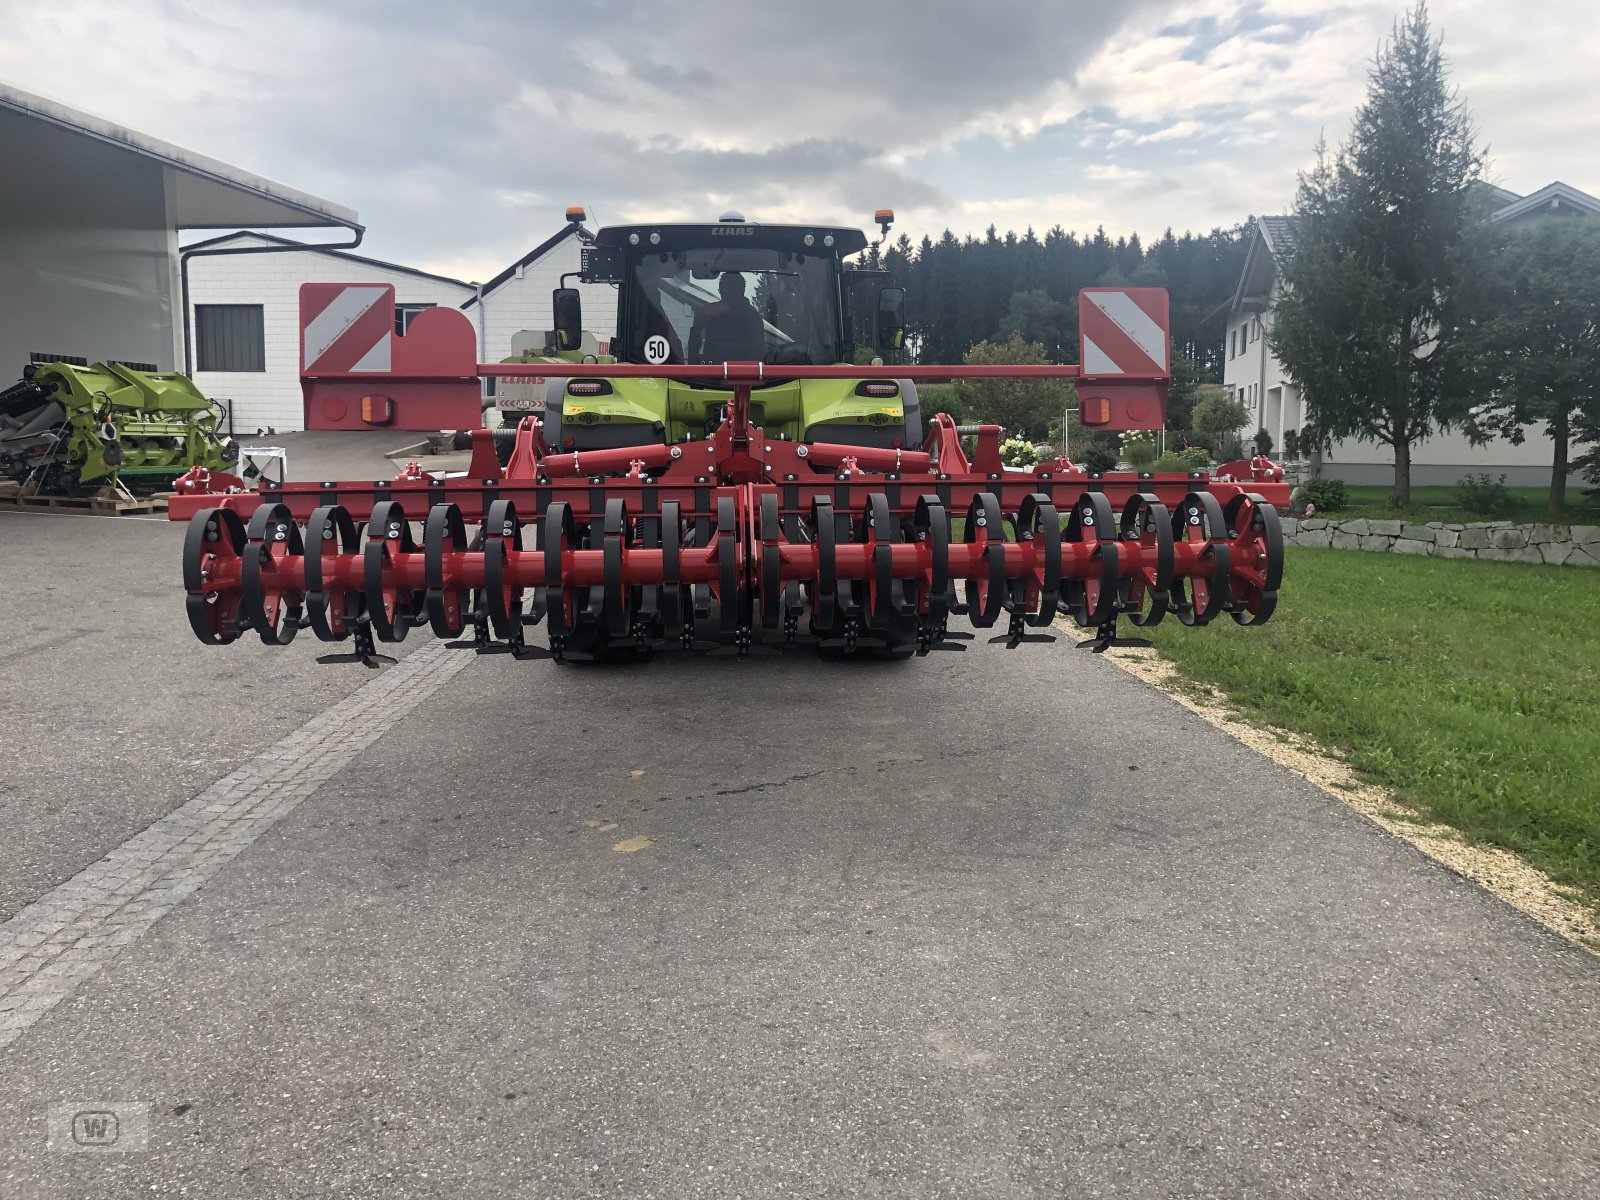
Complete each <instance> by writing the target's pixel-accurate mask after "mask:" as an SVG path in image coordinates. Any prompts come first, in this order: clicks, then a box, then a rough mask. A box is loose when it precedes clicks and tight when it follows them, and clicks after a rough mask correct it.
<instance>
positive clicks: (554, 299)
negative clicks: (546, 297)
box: [550, 287, 583, 350]
mask: <svg viewBox="0 0 1600 1200" xmlns="http://www.w3.org/2000/svg"><path fill="white" fill-rule="evenodd" d="M550 309H551V313H552V314H553V318H554V324H555V333H556V349H557V350H576V349H578V348H579V347H580V346H582V345H583V300H582V298H581V297H580V296H579V295H578V289H577V288H567V287H564V288H557V289H556V290H555V291H554V292H553V293H552V294H551V297H550Z"/></svg>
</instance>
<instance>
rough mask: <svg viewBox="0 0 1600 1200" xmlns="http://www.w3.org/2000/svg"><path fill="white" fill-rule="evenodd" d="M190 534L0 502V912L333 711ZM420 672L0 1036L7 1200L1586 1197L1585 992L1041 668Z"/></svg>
mask: <svg viewBox="0 0 1600 1200" xmlns="http://www.w3.org/2000/svg"><path fill="white" fill-rule="evenodd" d="M340 452H341V453H345V452H348V448H346V447H341V448H340ZM318 465H319V467H320V465H321V464H318ZM360 473H361V474H363V475H364V474H365V470H364V469H363V470H362V471H361V472H360ZM180 541H181V533H180V531H179V530H178V529H177V528H168V527H166V526H164V525H161V524H158V523H131V522H120V521H117V522H114V521H109V520H92V519H78V518H73V519H67V518H48V517H16V516H12V515H9V514H0V554H3V556H4V562H5V564H6V570H5V571H4V572H0V589H3V591H0V604H3V605H4V607H3V609H0V612H3V613H4V620H3V623H0V662H4V664H5V671H6V675H5V678H6V680H7V683H8V685H9V686H8V688H7V698H8V700H10V701H11V703H9V704H8V705H7V706H6V708H5V711H4V713H3V715H0V746H4V747H5V751H4V754H5V756H6V758H5V770H4V779H3V788H4V790H3V792H0V822H3V828H4V830H5V837H4V838H0V889H3V891H0V897H3V899H0V903H3V904H4V905H5V906H6V907H7V908H8V910H10V911H16V910H17V909H19V908H21V907H22V906H24V905H27V904H30V903H31V902H33V901H35V900H38V899H39V898H40V897H46V898H48V897H49V896H50V895H53V894H55V893H54V892H53V891H52V889H57V888H58V887H59V885H61V884H62V882H63V881H65V880H66V879H68V878H69V877H71V876H72V875H73V874H74V873H75V872H77V871H79V870H80V869H81V868H84V867H85V866H87V865H88V864H90V863H91V862H93V861H94V860H95V859H96V858H97V857H98V856H99V855H101V854H102V853H104V852H105V851H106V850H107V849H108V848H110V847H113V846H115V845H117V844H118V843H119V842H121V841H123V840H124V839H126V838H127V837H129V836H130V834H132V833H134V832H136V831H137V830H138V829H140V828H142V827H143V826H144V825H145V824H148V823H149V822H150V821H152V820H154V819H155V818H156V817H158V816H160V815H161V814H162V813H164V812H166V811H168V810H169V809H172V808H174V807H175V806H177V805H178V804H181V803H183V802H184V801H185V800H187V799H188V798H189V797H190V796H191V795H194V794H195V793H197V792H199V791H200V789H201V788H203V787H205V786H206V785H207V784H209V783H211V781H213V780H215V779H217V778H219V777H221V776H223V775H225V774H227V772H228V771H229V770H230V769H231V768H232V767H234V766H235V765H237V764H239V763H241V762H244V761H245V760H251V759H253V756H255V755H257V754H258V753H260V752H262V751H264V750H269V748H270V747H271V746H272V745H273V744H274V743H276V742H278V740H279V739H281V738H283V737H284V736H285V735H287V734H289V733H290V732H291V731H293V730H294V729H296V728H297V727H299V726H301V725H303V724H305V722H306V721H307V720H308V718H311V717H313V716H314V715H316V714H319V713H323V712H324V711H327V710H329V709H330V706H334V705H336V704H339V702H341V701H342V702H343V703H342V704H341V705H340V706H339V707H337V708H335V709H334V710H333V711H334V713H335V717H332V718H330V719H329V720H328V721H327V722H324V723H323V724H325V725H327V726H328V729H327V731H326V732H327V736H333V734H334V733H336V732H337V730H335V729H333V726H335V725H339V724H340V723H350V722H354V723H356V724H359V722H360V721H361V719H362V718H361V715H360V714H361V713H362V711H363V706H364V705H365V704H366V699H365V697H366V695H367V693H365V692H363V693H361V694H360V695H357V694H356V691H357V689H358V688H361V687H363V685H367V684H368V683H369V678H370V677H369V676H368V674H367V673H366V672H364V671H362V670H360V669H359V668H348V669H343V670H339V669H333V668H322V667H317V666H315V665H314V664H312V662H311V659H312V656H313V654H314V653H315V645H314V644H312V645H301V644H300V643H298V642H297V643H296V644H295V645H294V646H291V647H289V648H287V649H285V650H276V651H275V650H269V649H268V648H266V647H261V646H250V645H243V644H241V645H238V646H235V647H231V648H229V649H227V650H216V651H208V650H206V649H205V648H203V647H201V646H200V645H199V644H198V643H196V642H194V641H193V640H192V638H191V637H190V635H189V633H188V631H187V627H186V625H185V623H184V620H183V616H182V610H181V606H180V603H179V595H180V594H179V590H178V586H177V583H176V573H177V568H176V562H177V550H178V546H179V543H180ZM1286 602H1288V603H1292V581H1291V590H1290V591H1289V592H1288V593H1286ZM1194 636H1205V634H1204V632H1201V631H1197V632H1196V633H1195V634H1194ZM52 639H56V640H52ZM407 646H408V647H410V648H412V649H424V650H426V649H427V647H426V645H425V644H424V643H423V642H422V640H421V639H420V638H419V637H418V636H417V635H413V642H408V643H407ZM431 657H432V652H429V654H427V655H424V656H423V657H419V658H418V659H417V661H416V662H414V663H411V664H409V666H408V667H407V668H406V669H408V670H413V669H414V670H416V671H417V672H418V677H419V678H421V677H422V676H423V675H424V674H425V673H426V672H428V671H433V670H436V669H437V668H435V667H432V666H429V665H427V662H428V661H431ZM440 657H441V658H442V657H443V656H440ZM450 661H451V662H455V661H456V660H455V659H454V658H451V659H450ZM395 669H397V668H392V669H391V670H395ZM435 684H436V688H435V690H432V691H431V692H428V694H426V695H425V696H422V698H421V699H419V700H418V701H417V703H416V704H415V706H414V707H412V708H411V709H410V710H409V711H407V712H404V713H403V715H401V716H399V717H398V718H397V720H396V722H395V723H394V724H393V726H392V727H391V728H389V729H388V732H386V733H385V734H383V736H381V737H380V738H378V740H376V741H375V742H373V743H372V744H370V745H368V746H367V747H366V748H365V749H364V750H361V751H360V752H359V753H358V754H357V755H356V756H355V757H354V759H353V760H351V761H349V762H348V765H344V766H343V767H342V769H340V770H339V771H338V773H337V774H334V775H333V776H332V778H331V779H329V780H328V781H327V782H326V783H323V784H322V785H321V786H320V788H318V789H317V790H315V791H314V792H313V793H312V794H310V795H309V798H307V799H305V800H304V802H303V803H300V804H299V806H298V807H297V808H294V809H293V810H292V811H290V812H288V813H287V815H284V816H283V817H282V818H281V819H280V820H278V821H277V822H276V823H275V824H271V825H270V826H268V827H265V828H264V831H263V832H261V833H260V834H259V837H258V839H257V840H255V841H254V842H253V844H250V845H249V846H248V848H246V849H245V850H244V851H243V852H242V853H241V854H240V855H239V856H238V857H237V858H234V859H232V860H231V861H230V862H229V863H228V864H227V865H226V866H224V867H222V868H221V869H220V870H219V871H218V872H217V873H216V874H215V875H214V876H213V877H211V878H209V880H208V881H207V882H205V884H204V886H202V887H200V888H199V890H198V891H195V892H194V894H193V895H191V896H189V897H188V898H187V899H186V900H182V901H181V902H180V903H178V904H176V906H175V907H173V908H172V909H171V911H170V913H169V914H168V915H166V916H165V917H164V918H163V919H161V920H160V921H159V922H158V923H155V924H154V925H153V926H151V927H150V928H149V931H148V932H147V933H145V934H143V936H141V937H138V938H137V939H136V940H133V941H132V942H131V943H130V944H128V945H126V946H125V947H124V948H123V949H122V951H121V953H120V954H119V955H117V956H116V957H115V958H114V959H113V960H111V961H110V963H109V965H107V966H105V968H104V969H103V970H101V971H99V973H98V974H94V975H92V976H91V977H89V978H87V979H86V980H85V981H84V982H82V983H81V984H80V985H79V986H78V987H77V990H76V991H75V992H74V993H72V995H71V996H70V998H68V999H66V1000H65V1001H63V1002H62V1003H60V1004H59V1005H57V1006H56V1007H54V1008H53V1009H51V1010H50V1011H48V1012H46V1013H44V1014H43V1016H42V1017H40V1018H39V1019H38V1020H37V1021H36V1022H35V1023H34V1024H32V1025H31V1026H29V1027H28V1028H27V1029H26V1030H25V1031H24V1032H23V1033H22V1034H21V1036H20V1037H18V1038H17V1040H15V1041H14V1042H12V1043H11V1044H10V1045H9V1046H7V1047H5V1048H0V1196H3V1197H4V1198H5V1200H31V1198H33V1197H45V1196H64V1197H65V1196H71V1197H82V1196H96V1197H100V1196H104V1197H121V1196H135V1195H137V1196H153V1195H154V1196H159V1195H191V1196H204V1197H233V1196H270V1197H292V1196H307V1197H310V1196H373V1197H380V1196H381V1197H394V1196H452V1197H453V1196H508V1197H510V1196H517V1197H529V1196H540V1197H543V1196H552V1197H573V1196H659V1197H700V1196H706V1197H722V1196H754V1197H764V1196H774V1195H797V1196H840V1197H858V1196H905V1197H930V1196H951V1197H974V1196H996V1197H999V1196H1030V1197H1032V1196H1038V1197H1045V1196H1063V1195H1071V1196H1100V1195H1117V1196H1160V1195H1182V1196H1189V1195H1205V1196H1242V1195H1250V1196H1269V1195H1272V1196H1276V1195H1283V1196H1340V1197H1354V1196H1428V1197H1437V1196H1493V1197H1506V1196H1551V1197H1575V1196H1586V1195H1600V1101H1597V1100H1596V1082H1597V1080H1596V1073H1597V1064H1600V1024H1597V1021H1596V1017H1597V1015H1600V964H1597V963H1596V961H1595V960H1594V959H1592V958H1590V957H1588V956H1587V955H1585V954H1583V953H1582V952H1580V951H1578V950H1575V949H1574V948H1572V947H1570V946H1568V945H1567V944H1566V943H1564V942H1562V941H1560V940H1559V939H1557V938H1555V937H1553V936H1552V935H1550V934H1548V933H1546V932H1545V931H1544V930H1542V929H1541V928H1539V927H1538V926H1536V925H1535V924H1533V923H1532V922H1531V921H1529V920H1527V919H1526V918H1524V917H1523V916H1521V915H1520V914H1518V913H1516V912H1514V911H1512V910H1511V909H1509V908H1507V907H1505V906H1503V905H1502V904H1500V903H1499V902H1498V901H1496V900H1494V899H1493V898H1491V897H1489V896H1488V895H1486V894H1485V893H1483V892H1482V891H1480V890H1478V889H1477V888H1476V887H1474V886H1472V885H1470V884H1468V883H1466V882H1465V881H1463V880H1461V879H1459V878H1457V877H1456V876H1453V875H1451V874H1450V873H1448V872H1447V871H1445V870H1443V869H1442V868H1440V867H1438V866H1436V865H1435V864H1433V863H1431V862H1430V861H1428V860H1426V859H1424V858H1423V857H1422V856H1421V855H1420V854H1418V853H1417V852H1416V851H1415V850H1413V849H1412V848H1410V847H1409V846H1407V845H1405V844H1403V843H1400V842H1398V841H1396V840H1394V839H1392V838H1390V837H1388V836H1387V835H1385V834H1384V833H1382V832H1381V831H1379V830H1378V829H1376V828H1375V827H1373V826H1371V825H1370V824H1368V823H1366V822H1365V821H1363V820H1362V819H1360V818H1359V817H1357V816H1355V815H1354V814H1352V813H1350V812H1349V811H1348V810H1346V809H1344V808H1343V807H1341V806H1340V805H1338V804H1337V803H1335V802H1333V801H1331V800H1330V799H1329V798H1327V797H1326V796H1324V795H1323V794H1321V793H1320V792H1317V791H1316V790H1314V789H1312V788H1311V787H1310V786H1309V785H1307V784H1305V783H1304V782H1302V781H1300V780H1299V779H1298V778H1296V777H1295V776H1293V775H1291V774H1289V773H1288V772H1286V771H1284V770H1282V769H1281V768H1279V767H1277V766H1276V765H1274V764H1273V763H1271V762H1269V761H1267V760H1265V759H1263V758H1261V757H1260V756H1258V755H1256V754H1254V753H1253V752H1251V751H1249V750H1247V749H1245V748H1243V747H1241V746H1239V745H1237V744H1236V743H1233V742H1231V741H1229V740H1228V739H1226V738H1225V737H1223V736H1222V735H1221V734H1220V733H1218V732H1217V731H1215V730H1214V729H1212V728H1211V727H1210V726H1208V725H1206V724H1205V723H1203V722H1202V721H1200V720H1199V719H1198V718H1197V717H1195V716H1193V715H1192V714H1190V713H1188V712H1187V711H1186V710H1184V709H1183V708H1181V707H1180V706H1178V705H1176V704H1174V703H1172V702H1171V701H1169V700H1167V699H1166V698H1164V697H1163V696H1161V695H1160V694H1159V693H1157V692H1155V691H1153V690H1151V689H1149V688H1147V687H1146V686H1144V685H1143V684H1141V683H1139V682H1138V681H1136V680H1134V679H1132V678H1131V677H1129V676H1127V675H1124V674H1122V673H1121V672H1119V671H1117V670H1116V669H1114V668H1113V667H1112V666H1111V665H1109V664H1107V663H1105V662H1103V661H1101V660H1098V659H1095V658H1093V657H1092V656H1089V655H1085V654H1080V653H1077V652H1075V651H1073V650H1072V649H1070V647H1069V646H1068V645H1067V644H1063V643H1058V644H1057V645H1055V646H1042V647H1028V648H1027V649H1026V651H1017V652H1015V653H1008V652H1006V651H1004V650H1002V649H1001V648H999V647H988V646H983V647H980V648H979V649H977V650H975V651H974V652H972V653H969V654H966V655H943V656H939V655H935V656H933V657H931V658H930V659H927V660H921V661H917V662H913V663H910V664H862V665H855V664H839V663H827V662H822V661H815V660H811V659H809V658H782V659H761V660H755V661H751V662H746V663H740V662H736V661H729V660H725V659H700V658H696V659H686V658H682V657H672V658H664V659H662V660H661V661H659V662H655V663H652V664H649V665H645V666H641V667H631V666H630V667H622V668H556V667H554V666H552V665H551V664H549V663H541V662H528V663H516V662H513V661H511V660H509V659H506V658H499V657H496V658H485V659H476V658H474V659H470V660H468V661H466V662H465V663H464V665H462V666H460V667H459V668H457V669H456V673H454V674H453V675H449V676H448V677H447V678H444V680H443V682H442V683H440V682H438V681H437V680H435ZM408 686H409V685H408ZM430 686H434V685H430ZM374 703H377V702H376V701H374ZM383 703H385V704H389V703H394V701H392V700H385V701H383ZM386 711H387V710H386ZM338 714H343V715H338ZM352 714H354V715H352ZM318 728H319V729H320V728H322V726H320V725H319V726H318ZM318 736H322V734H319V735H318ZM63 1099H72V1100H75V1101H82V1102H92V1101H96V1100H98V1101H117V1102H122V1103H143V1104H148V1105H149V1114H150V1116H149V1149H148V1150H147V1151H144V1152H139V1153H127V1154H106V1153H81V1154H73V1153H57V1152H51V1151H47V1150H46V1148H45V1126H46V1121H45V1107H46V1105H47V1104H49V1103H50V1102H52V1101H59V1100H63Z"/></svg>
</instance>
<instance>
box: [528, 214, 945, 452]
mask: <svg viewBox="0 0 1600 1200" xmlns="http://www.w3.org/2000/svg"><path fill="white" fill-rule="evenodd" d="M574 212H575V213H581V210H574ZM579 219H581V216H580V218H579ZM892 219H893V214H892V213H890V212H889V211H888V210H883V211H882V212H881V213H880V214H879V221H880V224H882V225H883V227H884V229H885V231H887V228H888V223H889V221H891V220H892ZM580 229H581V226H580ZM582 236H583V237H584V240H585V245H584V247H583V258H582V266H581V269H580V270H579V271H578V272H577V276H578V278H579V280H581V281H582V282H584V283H588V284H612V285H614V286H615V287H616V288H617V326H616V331H615V333H614V335H613V337H612V339H611V354H612V355H613V356H614V357H615V358H616V360H617V361H619V362H624V363H638V364H645V365H650V366H672V365H676V364H683V365H703V364H706V363H723V362H743V363H749V362H759V363H762V364H765V365H769V366H776V367H794V366H832V365H836V364H839V363H851V362H865V361H867V360H869V359H872V358H877V359H879V360H880V361H882V362H886V363H893V362H894V361H895V358H896V356H897V355H898V352H899V350H900V348H901V346H902V344H903V342H904V337H905V291H904V290H903V289H901V288H899V287H896V286H895V281H894V277H893V275H891V274H890V273H888V272H887V271H878V270H862V269H858V268H855V267H853V266H849V265H847V264H846V262H845V260H846V259H847V258H849V257H851V256H852V255H856V254H859V253H860V252H861V251H863V250H865V249H866V248H867V244H868V243H867V237H866V235H865V234H863V233H862V232H861V231H860V230H859V229H848V228H840V227H836V226H825V225H763V224H759V223H756V222H752V221H747V220H745V219H744V218H743V217H742V216H741V215H740V214H738V213H726V214H724V215H723V217H722V218H721V219H720V220H718V221H716V222H714V223H708V224H698V225H618V226H609V227H607V228H604V229H601V230H600V231H599V232H598V233H596V234H593V235H589V234H587V233H586V232H584V233H583V234H582ZM565 282H566V281H565V280H563V283H565ZM552 307H553V312H554V324H555V329H554V331H553V335H552V341H553V343H554V345H553V349H555V350H556V351H557V352H562V351H569V352H570V351H572V350H575V349H576V348H577V345H578V339H579V338H580V337H581V336H582V328H583V317H582V311H581V308H580V301H579V293H578V291H577V289H576V288H569V287H565V286H563V287H561V288H558V289H557V291H556V293H555V296H554V299H553V306H552ZM862 386H863V387H865V386H866V385H864V384H863V385H862ZM580 388H581V390H579V391H572V390H570V389H569V386H568V385H567V384H566V383H565V381H552V384H551V385H550V386H549V388H548V391H547V400H546V405H545V418H544V419H545V426H546V433H547V436H550V437H551V439H552V442H553V444H555V445H557V446H567V445H568V443H569V440H570V446H571V448H572V449H586V448H588V449H593V448H603V447H615V446H623V445H643V444H648V443H650V442H656V441H660V440H662V439H665V440H667V441H673V442H676V441H683V440H685V439H692V438H696V437H703V436H705V435H706V434H707V433H709V432H710V431H711V430H712V429H714V428H716V426H717V424H718V423H719V422H720V420H721V417H722V411H723V407H724V405H725V404H726V402H727V399H728V392H727V389H726V388H725V386H723V385H722V384H721V382H720V381H707V380H702V379H691V378H685V379H684V380H681V381H679V380H659V381H658V380H648V381H646V380H638V381H633V380H622V379H617V380H613V381H610V382H608V383H606V384H604V385H599V384H596V383H586V384H583V385H580ZM580 397H581V398H580ZM752 418H753V419H754V420H755V421H757V423H759V424H761V425H762V426H763V427H764V428H766V429H767V430H768V431H769V432H771V433H772V434H773V435H774V436H780V437H788V438H790V439H792V440H812V439H814V438H824V439H825V440H831V441H844V442H847V443H855V444H860V445H879V444H882V445H885V446H895V445H900V446H906V447H911V446H917V445H920V444H921V439H922V428H921V415H920V411H919V408H918V405H917V401H916V389H915V387H914V386H913V385H912V384H911V383H910V382H909V381H904V382H892V383H886V384H873V385H871V386H870V387H866V390H864V391H858V389H857V385H856V383H848V384H847V383H844V382H842V381H838V380H829V381H826V382H824V381H804V380H790V381H788V382H785V383H781V384H774V385H772V386H770V387H765V388H760V389H758V390H757V394H756V396H755V398H754V399H753V402H752ZM821 426H827V427H828V428H826V429H820V430H819V427H821Z"/></svg>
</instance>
